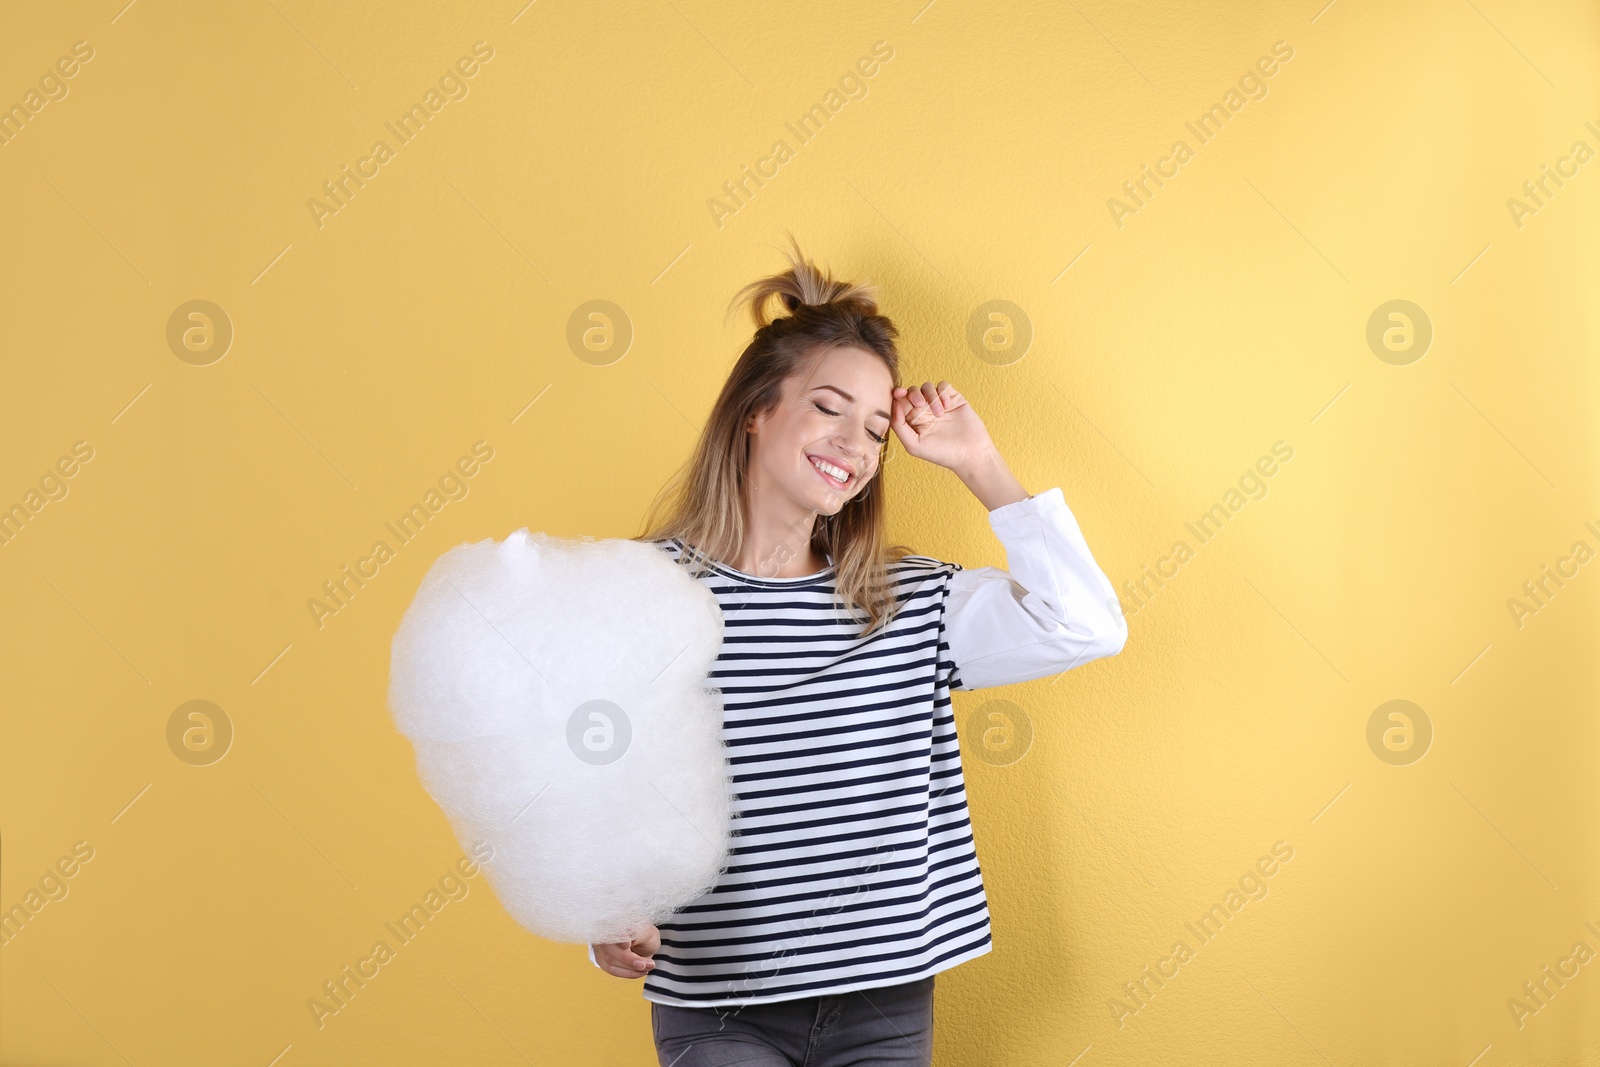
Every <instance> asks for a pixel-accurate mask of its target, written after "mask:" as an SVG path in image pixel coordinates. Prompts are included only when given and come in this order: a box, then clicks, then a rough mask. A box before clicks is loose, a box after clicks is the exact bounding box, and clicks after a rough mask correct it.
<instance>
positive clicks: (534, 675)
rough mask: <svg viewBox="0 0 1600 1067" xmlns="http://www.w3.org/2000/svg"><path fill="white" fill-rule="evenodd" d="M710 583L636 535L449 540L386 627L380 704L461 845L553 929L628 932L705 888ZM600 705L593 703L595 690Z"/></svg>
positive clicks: (715, 614) (722, 780)
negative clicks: (481, 853)
mask: <svg viewBox="0 0 1600 1067" xmlns="http://www.w3.org/2000/svg"><path fill="white" fill-rule="evenodd" d="M721 645H722V612H721V609H720V608H719V607H718V606H717V602H716V598H715V597H713V596H712V594H711V591H710V590H709V589H707V588H706V587H705V586H703V585H702V584H700V583H699V582H698V581H696V580H695V579H693V578H691V577H689V575H688V574H686V573H685V572H684V571H683V569H682V568H681V567H680V566H678V565H677V564H676V563H674V562H673V561H672V560H671V559H670V558H669V557H668V556H667V555H666V553H664V552H663V551H662V550H661V549H660V548H658V547H656V546H654V545H651V544H648V543H645V542H640V541H628V540H621V539H608V540H600V541H596V540H593V539H584V540H579V541H569V540H561V539H558V538H553V537H550V536H549V535H547V534H543V533H533V534H530V533H529V532H528V531H527V530H526V529H522V530H518V531H517V532H516V533H514V534H512V535H511V536H510V537H509V538H507V539H506V540H505V541H502V542H496V541H492V540H484V541H478V542H476V543H470V544H461V545H458V546H456V547H455V548H452V549H450V550H449V551H448V552H446V553H444V555H442V556H440V557H439V559H438V560H437V561H436V562H435V563H434V565H433V566H432V567H431V568H430V569H429V570H428V573H427V575H426V576H425V577H424V578H423V579H422V584H421V586H420V587H419V588H418V590H417V595H416V597H415V599H414V600H413V601H412V603H411V606H410V607H409V608H408V609H407V610H406V613H405V617H404V618H403V619H402V620H401V622H400V628H399V630H398V631H397V632H396V633H395V636H394V646H393V649H392V658H391V663H390V676H389V708H390V711H391V712H392V713H393V715H394V720H395V724H396V725H397V726H398V727H399V729H400V732H401V733H403V734H405V735H406V736H407V737H408V738H410V739H411V742H412V745H413V746H414V748H415V749H416V755H417V772H418V775H419V776H420V778H421V779H422V784H423V786H424V788H426V789H427V791H428V793H429V794H430V795H431V796H432V797H433V799H434V800H435V801H436V802H437V803H438V805H439V806H440V807H441V808H442V809H444V813H445V815H446V817H447V818H448V819H449V821H450V825H451V827H452V828H453V829H454V831H455V834H456V838H457V840H459V841H460V843H461V845H462V847H463V848H465V849H467V850H469V852H470V851H471V850H472V849H473V848H474V846H475V845H476V843H477V842H480V841H482V842H486V843H487V844H489V845H490V846H491V847H492V848H493V850H494V854H493V858H492V859H491V860H489V861H488V862H487V863H486V864H485V865H484V870H485V871H486V872H487V874H488V878H489V883H490V885H492V886H493V887H494V891H495V893H496V895H497V896H498V897H499V898H500V901H501V903H502V904H504V905H505V908H506V910H507V911H508V912H510V913H511V916H512V917H513V918H514V919H516V920H517V921H518V922H519V923H521V924H522V925H523V926H525V927H527V928H528V929H529V930H531V931H533V932H534V933H535V934H538V935H539V936H541V937H545V938H549V939H550V940H552V941H566V942H580V943H585V942H586V943H596V942H605V941H624V940H628V939H629V938H630V936H631V934H632V931H634V930H635V929H637V928H638V927H639V926H640V925H642V924H644V923H659V922H661V921H662V920H663V919H665V918H666V917H667V916H669V915H671V914H672V912H674V911H675V910H677V909H678V908H679V907H681V906H683V905H684V904H686V903H688V902H690V901H692V900H694V899H695V898H696V897H698V896H700V895H701V894H703V893H705V892H707V891H709V890H710V889H711V888H712V887H713V886H714V885H715V884H716V881H717V876H718V875H719V874H720V873H721V871H722V870H723V868H724V864H725V862H726V858H727V854H728V846H729V839H730V834H731V820H732V811H733V793H732V782H731V779H730V777H729V773H728V765H727V759H726V754H725V750H724V747H723V741H722V700H721V695H720V694H719V693H718V692H717V691H716V690H715V689H713V688H710V687H709V681H708V677H707V676H708V674H709V672H710V670H711V666H712V664H713V662H714V661H715V660H716V658H717V653H718V650H719V649H720V648H721ZM595 701H599V702H602V703H593V704H592V703H590V702H595Z"/></svg>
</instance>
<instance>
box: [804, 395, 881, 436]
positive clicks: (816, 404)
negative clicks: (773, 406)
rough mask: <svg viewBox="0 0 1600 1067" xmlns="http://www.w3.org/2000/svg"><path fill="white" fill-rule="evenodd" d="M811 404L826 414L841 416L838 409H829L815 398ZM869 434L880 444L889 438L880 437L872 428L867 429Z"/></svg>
mask: <svg viewBox="0 0 1600 1067" xmlns="http://www.w3.org/2000/svg"><path fill="white" fill-rule="evenodd" d="M811 406H812V407H814V408H816V409H817V410H818V411H820V412H822V413H823V414H824V415H832V416H834V417H835V418H837V417H838V416H839V413H838V412H837V411H829V410H828V409H827V408H825V407H823V406H822V405H821V404H819V403H817V402H816V401H815V400H813V401H812V402H811ZM867 436H868V437H870V438H872V439H873V440H874V441H876V442H878V443H879V444H880V445H881V444H883V443H884V442H885V441H887V440H888V439H889V438H888V437H879V436H878V435H877V434H875V433H873V432H872V431H871V430H868V431H867Z"/></svg>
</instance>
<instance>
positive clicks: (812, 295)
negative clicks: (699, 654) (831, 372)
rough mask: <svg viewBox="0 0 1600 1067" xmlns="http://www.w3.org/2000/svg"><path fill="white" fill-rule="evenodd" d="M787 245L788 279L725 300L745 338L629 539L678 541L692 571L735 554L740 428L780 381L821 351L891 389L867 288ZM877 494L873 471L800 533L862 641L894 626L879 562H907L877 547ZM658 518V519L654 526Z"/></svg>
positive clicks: (892, 351) (879, 478)
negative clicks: (864, 355) (844, 358)
mask: <svg viewBox="0 0 1600 1067" xmlns="http://www.w3.org/2000/svg"><path fill="white" fill-rule="evenodd" d="M789 245H790V249H791V250H792V251H785V252H784V255H785V256H786V257H787V258H788V260H789V269H788V270H786V271H783V272H781V273H779V274H772V275H768V276H767V277H765V278H759V279H757V280H756V281H753V282H751V283H750V284H748V285H746V286H744V287H743V288H741V289H740V290H739V291H738V292H737V293H735V294H734V296H733V299H732V300H731V301H730V302H729V305H728V311H729V315H730V316H731V315H732V314H733V312H734V310H735V309H736V308H737V307H739V306H740V304H741V303H743V304H744V305H745V306H748V307H749V309H750V315H751V318H753V319H754V320H755V324H756V331H755V336H754V337H752V338H751V340H750V343H749V344H748V345H746V346H745V350H744V351H743V352H742V353H740V355H739V359H738V361H737V362H735V363H734V365H733V370H732V371H731V372H730V373H729V375H728V379H727V381H726V382H724V383H723V386H722V392H721V393H720V394H719V395H718V396H717V400H716V403H715V404H713V405H712V408H711V414H710V416H709V417H708V418H707V419H706V424H705V427H704V428H703V429H702V430H701V432H700V439H699V441H698V442H697V443H696V445H695V449H694V453H693V454H692V455H691V456H690V458H689V459H688V460H687V461H686V462H685V463H684V465H683V466H682V467H681V468H679V470H678V472H677V473H676V474H675V475H674V476H673V478H672V480H671V481H670V482H669V483H668V484H667V485H666V486H665V487H663V489H662V490H661V492H659V493H658V494H657V495H656V499H655V501H654V502H653V503H652V505H651V507H650V510H649V513H648V515H647V517H646V521H645V529H646V532H645V533H642V534H640V535H639V536H638V537H636V538H634V540H662V539H666V538H671V537H676V538H678V539H680V540H681V541H682V542H683V544H684V545H685V547H686V549H687V550H688V551H687V553H686V556H687V557H688V558H687V559H686V561H685V562H686V565H690V566H692V567H693V568H694V569H695V573H697V574H703V573H705V571H706V570H707V569H708V568H707V567H706V565H705V562H706V560H707V559H716V560H719V561H722V560H728V559H734V558H737V556H738V554H739V550H740V547H741V546H742V545H743V543H744V536H745V501H746V499H747V497H746V493H747V490H748V486H749V474H748V471H749V462H750V438H749V434H748V433H747V432H746V423H747V422H748V420H749V418H750V417H751V416H753V415H757V414H760V413H762V412H766V411H770V410H771V409H772V408H773V407H775V406H776V405H777V403H778V402H779V400H781V399H782V396H783V389H784V383H785V382H787V381H788V379H789V378H791V377H793V376H795V375H797V374H806V373H808V372H809V371H810V369H811V368H812V367H814V366H815V365H816V363H817V362H818V361H820V360H821V358H822V357H823V356H825V355H826V354H827V352H828V351H829V350H830V349H834V348H843V347H851V348H860V349H863V350H865V351H867V352H871V353H872V354H874V355H876V356H877V357H878V358H879V359H881V360H883V363H884V365H885V366H886V367H888V368H889V376H890V379H891V381H892V383H893V384H894V385H899V384H900V353H899V351H898V350H897V349H896V348H895V343H894V342H895V338H896V337H897V336H899V331H898V330H897V329H896V328H895V325H894V323H893V322H890V321H889V319H888V318H886V317H884V316H883V315H880V314H878V304H877V301H876V300H875V299H874V297H875V295H876V289H875V287H873V286H868V285H857V284H854V283H851V282H846V281H840V280H837V279H835V278H833V277H832V276H831V275H830V274H828V273H826V272H824V271H821V270H819V269H818V268H817V267H816V266H814V265H813V264H812V263H811V262H810V261H809V260H807V259H806V258H805V256H804V255H803V254H802V253H801V251H800V246H799V245H798V244H797V243H796V242H795V239H794V235H793V234H790V235H789ZM774 296H776V297H777V298H778V299H779V300H780V301H781V302H782V303H783V306H784V308H785V309H786V310H787V314H785V315H780V316H779V317H777V318H769V317H768V316H767V311H766V305H767V303H768V301H769V299H770V298H771V297H774ZM884 448H885V451H887V448H888V444H887V443H886V444H885V446H884ZM880 458H885V457H880ZM887 491H888V490H887V486H885V484H884V465H883V464H882V463H880V464H879V466H878V472H877V474H876V475H875V476H874V477H873V478H872V480H871V481H869V482H867V485H866V488H865V489H863V490H862V491H861V492H859V493H857V494H856V495H855V496H854V497H852V498H851V499H850V500H849V501H847V502H846V503H845V504H844V506H843V507H842V508H841V509H840V510H839V512H838V513H837V514H835V515H825V514H820V513H819V514H818V516H817V521H816V523H815V524H814V525H813V529H812V532H811V539H810V541H811V547H812V549H813V550H814V551H816V552H817V553H818V554H819V555H825V556H830V557H832V560H833V564H834V567H835V577H834V581H835V588H836V591H837V594H838V597H839V599H840V600H842V601H843V603H844V604H845V605H846V606H847V607H848V608H849V610H850V611H851V612H852V613H853V614H856V615H857V616H861V615H864V616H865V617H866V623H865V625H864V628H863V629H862V630H861V635H862V636H865V635H866V634H868V633H870V632H871V631H872V630H873V629H874V628H876V627H877V626H878V625H880V624H881V623H883V622H886V621H888V620H889V619H891V618H893V616H894V611H895V608H896V606H897V604H896V599H895V596H894V591H893V588H892V587H891V585H890V583H889V572H888V564H889V563H890V562H893V561H896V560H899V559H903V558H904V557H906V556H908V555H912V554H913V550H912V549H911V548H910V547H908V546H906V545H900V544H895V545H885V544H884V543H883V527H884V516H885V504H886V500H887V496H886V494H887ZM663 511H665V516H664V517H662V518H659V519H658V518H657V516H658V514H660V513H661V512H663Z"/></svg>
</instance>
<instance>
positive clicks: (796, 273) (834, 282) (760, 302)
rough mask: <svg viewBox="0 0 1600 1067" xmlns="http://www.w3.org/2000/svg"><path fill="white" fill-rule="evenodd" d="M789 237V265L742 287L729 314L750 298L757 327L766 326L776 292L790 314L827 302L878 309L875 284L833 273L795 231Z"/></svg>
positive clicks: (856, 309) (867, 311)
mask: <svg viewBox="0 0 1600 1067" xmlns="http://www.w3.org/2000/svg"><path fill="white" fill-rule="evenodd" d="M788 237H789V248H788V249H786V250H783V253H784V256H785V257H787V258H788V260H789V269H788V270H786V271H783V272H782V273H780V274H771V275H768V276H767V277H765V278H760V279H758V280H756V281H753V282H751V283H750V284H749V285H746V286H744V287H743V288H742V289H740V290H739V291H738V292H737V293H735V294H734V297H733V300H732V302H731V303H730V304H729V314H730V315H731V314H732V312H733V310H734V309H735V308H737V307H738V305H739V304H740V302H741V301H746V300H748V303H749V307H750V317H751V318H753V319H754V320H755V323H756V327H757V328H758V329H759V328H761V327H764V326H766V325H768V324H769V323H770V322H771V321H772V319H770V318H768V317H767V301H768V299H769V298H770V297H774V296H776V297H777V298H778V299H779V301H781V302H782V304H783V306H784V308H785V309H786V311H787V312H788V314H790V315H794V314H796V313H798V312H799V310H800V309H801V308H802V307H825V306H828V305H833V306H836V307H840V308H843V309H845V310H847V311H849V312H852V313H854V314H856V315H862V316H869V315H876V314H877V313H878V302H877V300H876V299H874V296H875V295H876V293H877V289H876V288H875V287H873V286H870V285H857V284H854V283H852V282H847V281H842V280H840V279H837V278H835V277H833V275H831V274H829V273H828V272H827V271H824V270H822V269H821V268H819V267H817V266H816V265H815V264H813V263H812V262H811V261H810V260H808V259H807V258H806V257H805V254H804V253H803V252H801V251H800V245H799V243H798V242H796V241H795V239H794V234H792V233H791V234H789V235H788ZM780 317H781V316H780Z"/></svg>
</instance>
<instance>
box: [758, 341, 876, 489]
mask: <svg viewBox="0 0 1600 1067" xmlns="http://www.w3.org/2000/svg"><path fill="white" fill-rule="evenodd" d="M893 389H894V379H893V378H891V377H890V375H889V368H888V367H887V366H885V365H884V362H883V360H881V359H879V358H878V357H877V356H875V355H873V354H872V353H871V352H867V351H865V350H864V349H860V348H834V349H830V350H829V351H828V352H827V354H826V355H824V356H823V357H822V358H820V359H817V360H814V361H813V363H812V366H811V368H810V369H809V370H807V371H803V372H801V373H800V374H797V375H794V376H792V377H791V378H789V380H788V381H786V382H785V383H784V388H783V396H782V398H781V399H780V400H779V401H778V404H777V406H776V407H775V408H773V410H772V411H770V412H768V413H766V414H765V415H759V416H754V417H752V418H751V420H750V422H749V424H748V428H749V431H750V434H751V435H752V436H751V439H750V440H751V445H750V468H751V479H752V481H753V482H755V483H756V488H757V490H758V494H757V495H758V496H759V497H766V496H767V495H769V494H773V493H775V494H778V495H781V496H784V497H787V498H789V499H790V500H791V501H792V502H793V503H794V504H796V505H798V506H799V507H800V508H802V509H804V510H807V511H815V512H818V513H820V514H823V515H834V514H837V513H838V511H839V509H840V508H842V507H844V505H845V503H846V502H847V501H849V500H850V499H851V498H852V497H854V496H855V495H856V494H858V493H860V492H861V490H862V488H863V487H864V486H865V485H866V484H867V483H868V482H870V481H871V480H872V479H873V477H874V476H875V475H876V474H877V473H878V463H879V461H880V458H881V452H880V449H881V448H882V447H883V442H884V441H887V440H888V439H889V434H890V432H891V431H890V428H889V412H890V410H892V408H893V404H892V402H891V398H892V396H893ZM817 461H821V462H823V463H825V464H828V465H829V466H831V467H836V468H840V470H833V471H830V472H824V471H823V470H820V469H819V468H818V466H817ZM841 470H842V472H843V475H841ZM844 475H847V476H848V477H847V478H846V480H845V481H844V482H843V483H842V484H841V483H840V482H839V481H837V480H836V477H835V476H844Z"/></svg>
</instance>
